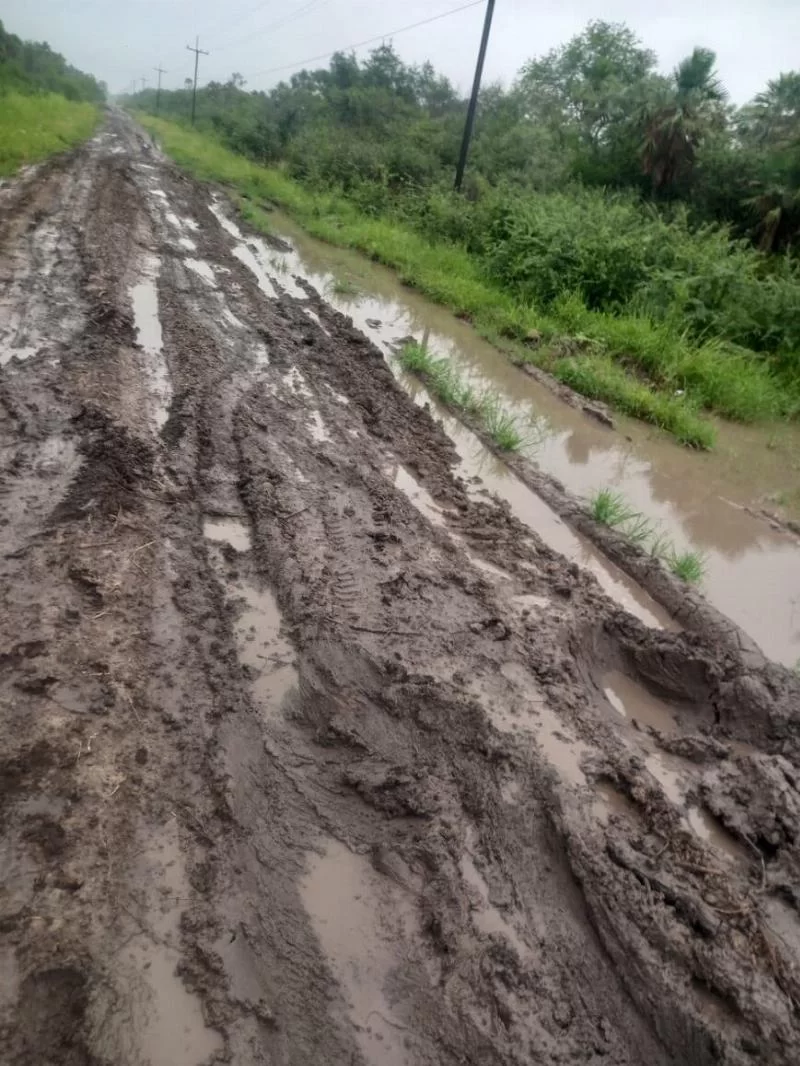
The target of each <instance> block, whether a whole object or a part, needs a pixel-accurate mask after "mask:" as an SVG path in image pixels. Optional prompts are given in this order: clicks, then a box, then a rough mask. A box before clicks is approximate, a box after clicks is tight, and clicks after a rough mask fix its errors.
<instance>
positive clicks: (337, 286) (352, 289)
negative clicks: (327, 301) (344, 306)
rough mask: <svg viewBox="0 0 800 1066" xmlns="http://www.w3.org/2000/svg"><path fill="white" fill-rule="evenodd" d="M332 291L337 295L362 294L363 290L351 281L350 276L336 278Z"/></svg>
mask: <svg viewBox="0 0 800 1066" xmlns="http://www.w3.org/2000/svg"><path fill="white" fill-rule="evenodd" d="M330 288H331V292H332V293H333V294H334V295H335V296H360V295H361V290H360V289H359V287H358V286H357V285H356V284H355V282H352V281H350V279H349V278H335V279H334V280H333V281H332V282H331V287H330Z"/></svg>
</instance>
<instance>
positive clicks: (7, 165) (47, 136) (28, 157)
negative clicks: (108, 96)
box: [0, 93, 100, 175]
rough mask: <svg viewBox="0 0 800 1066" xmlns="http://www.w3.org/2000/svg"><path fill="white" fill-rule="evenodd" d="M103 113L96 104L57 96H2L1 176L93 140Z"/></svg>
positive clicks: (0, 119) (51, 94) (52, 94)
mask: <svg viewBox="0 0 800 1066" xmlns="http://www.w3.org/2000/svg"><path fill="white" fill-rule="evenodd" d="M99 118H100V112H99V110H98V108H97V107H96V106H95V105H94V104H87V103H75V102H73V101H71V100H67V99H65V97H63V96H58V95H56V94H55V93H45V94H42V95H39V96H23V95H22V94H21V93H8V94H6V95H3V96H0V175H7V174H14V173H15V172H16V171H17V170H19V168H20V167H22V166H25V165H26V164H29V163H37V162H38V161H39V160H41V159H44V158H46V157H47V156H49V155H54V154H55V153H56V152H63V151H64V150H65V149H67V148H71V147H72V146H73V145H75V144H78V143H79V142H80V141H84V140H86V139H87V137H90V136H91V135H92V133H93V132H94V129H95V127H96V126H97V123H98V120H99Z"/></svg>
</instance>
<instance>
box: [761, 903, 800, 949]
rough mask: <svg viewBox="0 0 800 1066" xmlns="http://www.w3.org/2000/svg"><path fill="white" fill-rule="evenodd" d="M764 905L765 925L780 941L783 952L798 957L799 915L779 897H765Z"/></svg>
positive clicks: (799, 939)
mask: <svg viewBox="0 0 800 1066" xmlns="http://www.w3.org/2000/svg"><path fill="white" fill-rule="evenodd" d="M764 906H765V908H766V912H767V925H768V927H769V929H770V930H771V931H772V933H773V934H774V935H775V936H776V937H777V938H778V939H779V940H780V941H781V947H782V948H783V950H784V952H788V953H789V956H790V957H791V958H792V959H795V960H796V959H798V958H800V915H798V913H797V911H795V910H794V909H793V908H792V907H790V906H789V904H788V903H784V902H783V900H781V899H774V898H772V899H767V900H766V901H765V903H764Z"/></svg>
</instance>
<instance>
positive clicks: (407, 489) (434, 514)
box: [393, 463, 446, 526]
mask: <svg viewBox="0 0 800 1066" xmlns="http://www.w3.org/2000/svg"><path fill="white" fill-rule="evenodd" d="M393 483H394V487H395V488H396V489H399V490H400V491H401V492H402V493H404V494H405V495H406V496H407V497H408V499H409V500H410V501H411V503H412V504H413V505H414V507H416V509H417V510H418V511H419V512H420V514H422V515H424V516H425V518H427V519H428V520H429V521H430V522H431V523H432V524H433V525H434V526H444V525H446V522H445V517H444V513H443V512H442V509H441V507H439V505H438V504H436V503H434V500H433V497H432V496H431V494H430V493H429V492H428V491H427V489H424V488H423V487H422V485H420V483H419V482H418V481H417V479H416V478H415V477H413V476H412V475H411V474H409V472H408V471H407V470H406V468H405V467H404V466H401V465H400V464H399V463H398V464H397V471H396V473H395V475H394V482H393Z"/></svg>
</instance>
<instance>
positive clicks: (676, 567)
mask: <svg viewBox="0 0 800 1066" xmlns="http://www.w3.org/2000/svg"><path fill="white" fill-rule="evenodd" d="M667 566H669V568H670V570H671V571H672V572H673V574H675V576H676V577H679V578H680V579H681V581H686V582H688V583H689V584H690V585H696V584H698V583H699V582H700V581H702V580H703V577H704V576H705V572H706V561H705V558H704V557H703V555H702V554H701V553H700V552H693V551H685V552H680V553H677V552H675V551H673V552H671V554H670V555H668V556H667Z"/></svg>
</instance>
